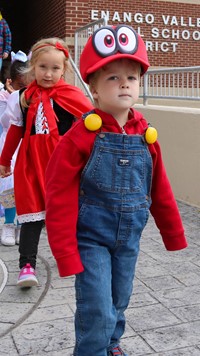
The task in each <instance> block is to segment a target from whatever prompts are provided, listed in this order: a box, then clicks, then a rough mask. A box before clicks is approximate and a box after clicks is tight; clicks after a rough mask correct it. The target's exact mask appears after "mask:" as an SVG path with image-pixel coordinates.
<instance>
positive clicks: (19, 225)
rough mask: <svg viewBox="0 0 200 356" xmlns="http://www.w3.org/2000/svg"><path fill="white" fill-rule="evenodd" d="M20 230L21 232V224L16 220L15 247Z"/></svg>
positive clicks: (17, 243)
mask: <svg viewBox="0 0 200 356" xmlns="http://www.w3.org/2000/svg"><path fill="white" fill-rule="evenodd" d="M20 230H21V224H20V223H19V221H18V220H17V224H16V225H15V241H16V245H19V240H20Z"/></svg>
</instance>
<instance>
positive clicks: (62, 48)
mask: <svg viewBox="0 0 200 356" xmlns="http://www.w3.org/2000/svg"><path fill="white" fill-rule="evenodd" d="M48 46H52V47H55V48H57V49H58V50H59V51H62V52H63V53H64V55H65V57H66V58H69V52H68V50H67V49H66V48H65V47H63V46H62V45H61V44H60V43H59V42H56V44H55V45H54V44H51V43H45V44H43V45H41V46H38V47H36V48H35V49H34V51H37V50H38V49H39V48H43V47H48Z"/></svg>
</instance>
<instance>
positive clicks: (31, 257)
mask: <svg viewBox="0 0 200 356" xmlns="http://www.w3.org/2000/svg"><path fill="white" fill-rule="evenodd" d="M43 225H44V220H40V221H34V222H32V221H31V222H27V223H23V224H22V225H21V230H20V243H19V253H20V258H19V267H20V269H21V268H23V267H24V266H25V265H26V264H27V263H30V265H31V267H33V268H35V266H36V258H37V252H38V244H39V239H40V233H41V230H42V227H43Z"/></svg>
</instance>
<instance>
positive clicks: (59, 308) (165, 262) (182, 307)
mask: <svg viewBox="0 0 200 356" xmlns="http://www.w3.org/2000/svg"><path fill="white" fill-rule="evenodd" d="M179 207H180V212H181V215H182V217H183V222H184V226H185V230H186V233H187V237H188V242H189V247H188V248H187V249H185V250H183V251H178V252H167V251H166V250H165V248H164V245H163V243H162V241H161V238H160V235H159V233H158V230H157V228H156V227H155V224H154V222H153V220H152V218H151V219H150V220H149V222H148V225H147V227H146V229H145V231H144V234H143V238H142V241H141V252H140V257H139V262H138V266H137V273H136V279H135V288H134V294H133V296H132V298H131V302H130V305H129V308H128V310H127V313H126V314H127V329H126V333H125V335H124V338H123V340H122V346H123V347H124V349H125V350H126V351H127V353H128V355H129V356H132V355H134V356H139V355H140V356H147V355H153V356H189V355H191V356H200V209H198V208H194V207H191V206H189V205H185V204H183V203H179ZM1 220H2V219H1ZM0 227H1V226H0ZM17 249H18V247H17V246H14V247H5V246H2V245H0V356H4V355H10V356H15V355H20V356H22V355H41V356H45V355H47V356H71V355H72V350H73V345H74V326H73V316H74V310H75V302H74V288H73V284H74V278H73V277H72V278H65V279H61V278H59V277H58V273H57V268H56V265H55V262H54V259H53V257H52V255H51V252H50V250H49V246H48V242H47V238H46V233H45V230H44V231H43V234H42V237H41V241H40V246H39V258H38V267H37V275H38V279H39V282H40V285H39V286H38V287H33V288H31V289H27V290H22V289H19V288H17V287H16V286H15V283H16V279H17V275H18V252H17ZM122 287H123V286H122Z"/></svg>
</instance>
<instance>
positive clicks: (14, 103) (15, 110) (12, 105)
mask: <svg viewBox="0 0 200 356" xmlns="http://www.w3.org/2000/svg"><path fill="white" fill-rule="evenodd" d="M19 101H20V98H19V90H16V91H14V92H13V93H11V94H10V96H9V98H8V101H7V108H6V112H7V116H8V117H9V120H10V124H13V125H16V126H23V115H22V111H21V107H20V103H19Z"/></svg>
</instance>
